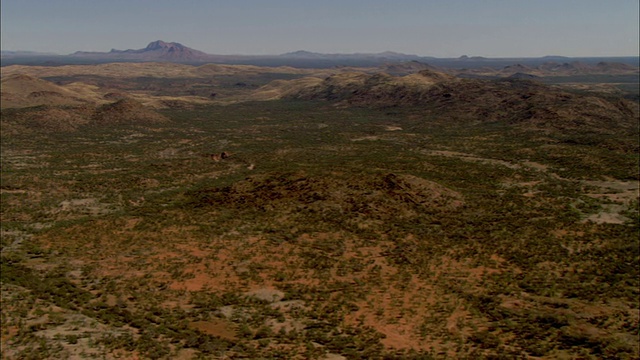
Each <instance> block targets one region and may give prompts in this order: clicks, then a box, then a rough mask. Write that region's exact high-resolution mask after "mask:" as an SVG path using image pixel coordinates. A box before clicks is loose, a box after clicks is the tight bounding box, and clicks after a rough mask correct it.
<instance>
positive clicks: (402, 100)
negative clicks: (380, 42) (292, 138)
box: [279, 70, 639, 133]
mask: <svg viewBox="0 0 640 360" xmlns="http://www.w3.org/2000/svg"><path fill="white" fill-rule="evenodd" d="M279 86H280V87H285V88H286V87H287V84H285V83H282V82H281V83H280V84H279ZM283 94H284V95H283V97H286V98H293V99H303V100H328V101H333V102H336V103H340V104H347V105H352V106H365V107H375V108H384V107H398V106H413V107H419V108H421V109H423V110H424V111H427V112H429V113H432V114H434V115H437V116H443V117H448V118H451V119H455V120H458V121H468V122H508V123H511V124H514V125H521V126H528V127H535V128H542V129H556V130H570V129H580V130H589V131H597V132H599V133H614V132H615V131H620V130H621V129H634V128H636V127H637V123H638V114H639V111H638V104H636V103H633V102H630V101H626V100H622V99H613V98H605V97H601V96H597V95H583V94H578V93H575V92H568V91H564V90H561V89H559V88H557V87H552V86H547V85H543V84H540V83H537V82H534V81H530V80H522V79H502V80H477V79H460V78H455V77H453V76H451V75H448V74H444V73H439V72H434V71H430V70H423V71H421V72H419V73H416V74H412V75H407V76H403V77H394V76H390V75H387V74H375V75H370V74H365V73H349V74H339V75H334V76H330V77H327V78H325V79H324V80H319V79H317V81H316V82H311V81H302V80H296V81H295V82H293V83H292V85H291V88H290V89H289V90H288V91H284V92H283Z"/></svg>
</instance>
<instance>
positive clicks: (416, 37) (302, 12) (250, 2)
mask: <svg viewBox="0 0 640 360" xmlns="http://www.w3.org/2000/svg"><path fill="white" fill-rule="evenodd" d="M0 6H1V16H2V18H1V20H2V21H1V36H2V39H1V40H2V42H1V44H2V50H29V51H38V52H54V53H58V54H69V53H72V52H75V51H109V50H111V49H112V48H116V49H119V50H126V49H139V48H140V47H141V46H143V45H145V44H147V43H149V42H150V41H153V40H157V39H163V40H166V41H176V42H180V43H182V44H184V45H186V46H189V47H191V48H194V49H198V50H201V51H204V52H206V53H209V54H254V55H262V54H281V53H286V52H293V51H297V50H307V51H313V52H321V53H358V52H361V53H376V52H384V51H395V52H401V53H407V54H416V55H421V56H436V57H458V56H461V55H469V56H485V57H537V56H545V55H562V56H573V57H581V56H638V54H639V52H640V50H639V45H638V44H639V43H640V36H639V33H640V30H639V25H638V24H639V21H640V20H639V18H638V13H639V1H638V0H613V1H602V0H483V1H478V0H448V1H435V0H433V1H432V0H404V1H403V0H398V1H383V0H366V1H365V0H325V1H300V0H298V1H293V0H273V1H259V0H238V1H214V0H211V1H209V0H190V1H172V0H156V1H143V0H111V1H98V0H86V1H77V0H56V1H42V0H19V1H18V0H6V1H2V2H1V5H0Z"/></svg>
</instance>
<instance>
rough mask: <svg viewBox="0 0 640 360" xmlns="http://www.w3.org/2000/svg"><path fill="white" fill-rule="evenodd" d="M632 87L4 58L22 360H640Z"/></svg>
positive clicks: (157, 47) (13, 334) (11, 246)
mask: <svg viewBox="0 0 640 360" xmlns="http://www.w3.org/2000/svg"><path fill="white" fill-rule="evenodd" d="M136 51H138V50H125V51H113V53H114V56H125V55H126V56H142V55H140V54H142V52H139V51H138V52H136ZM146 51H152V52H156V53H157V54H161V56H165V57H166V59H173V57H174V56H175V57H180V58H184V57H192V56H195V57H197V56H199V54H197V53H191V52H190V51H191V49H188V48H182V47H181V46H179V44H174V43H164V42H161V41H158V42H155V43H152V44H150V45H149V46H148V47H147V49H146ZM157 54H156V55H157ZM87 56H90V55H87ZM381 69H384V70H385V72H380V71H381ZM637 72H638V69H637V68H630V67H628V66H626V65H621V64H607V63H600V64H597V65H587V64H579V63H568V64H555V63H548V64H543V65H541V66H539V67H536V68H530V67H527V66H521V65H514V66H512V67H509V68H505V69H501V70H495V69H493V70H491V69H472V70H464V71H462V70H460V71H457V70H450V69H441V68H436V67H432V66H430V65H426V64H421V63H417V62H409V63H399V64H388V65H385V66H384V67H383V68H380V67H375V68H374V67H372V68H361V69H355V68H348V67H344V68H332V69H296V68H289V67H277V68H269V67H258V66H245V65H217V64H209V65H202V66H191V65H181V64H172V63H112V64H101V65H91V66H88V65H67V66H58V67H45V66H18V65H14V66H7V67H3V68H2V95H1V96H2V99H1V100H2V102H1V104H2V113H1V116H2V118H1V122H0V124H1V126H2V140H3V145H2V167H1V169H2V186H1V194H2V229H1V231H2V252H1V253H2V266H3V268H2V270H3V271H2V304H3V305H2V333H1V334H2V337H1V344H2V358H3V359H5V358H6V359H22V358H31V359H37V358H51V359H58V358H67V359H79V358H106V359H115V358H126V359H140V358H164V359H174V358H175V359H197V358H220V359H235V358H268V359H276V358H280V359H457V358H460V359H500V358H504V359H516V358H522V359H556V358H557V359H600V358H611V359H637V358H639V357H640V348H639V347H638V341H637V340H638V330H637V329H638V321H639V319H640V312H639V310H638V309H639V307H638V294H639V293H640V292H639V288H638V277H637V273H638V253H637V246H638V242H637V238H638V221H637V220H638V208H637V207H638V187H639V182H638V180H639V179H638V169H637V160H638V151H639V150H638V149H639V146H638V142H637V139H638V123H639V119H638V118H639V117H640V110H639V104H638V103H637V102H635V101H632V100H629V99H624V98H622V97H620V96H616V94H618V93H611V92H605V93H603V92H598V91H576V89H575V88H574V87H572V86H563V85H562V84H554V85H547V84H543V83H541V82H538V81H536V80H535V78H531V77H527V76H523V75H518V76H514V75H517V74H527V75H531V76H582V75H593V74H609V75H620V74H637ZM461 74H467V75H468V74H473V75H482V76H485V75H487V76H489V75H490V76H496V77H499V79H477V78H476V79H470V78H467V77H464V76H460V75H461ZM532 79H533V80H532ZM596 88H597V87H596ZM594 89H595V88H590V89H589V90H594ZM596 90H597V89H596Z"/></svg>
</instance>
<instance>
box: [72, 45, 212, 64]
mask: <svg viewBox="0 0 640 360" xmlns="http://www.w3.org/2000/svg"><path fill="white" fill-rule="evenodd" d="M71 56H74V57H83V58H87V57H89V58H99V59H102V60H104V59H113V60H132V61H171V62H202V61H207V60H211V59H212V58H213V57H214V56H213V55H209V54H207V53H204V52H202V51H199V50H195V49H192V48H190V47H187V46H184V45H182V44H180V43H176V42H164V41H162V40H157V41H153V42H151V43H149V45H147V47H145V48H143V49H137V50H134V49H128V50H116V49H112V50H111V51H109V52H85V51H78V52H75V53H73V54H72V55H71Z"/></svg>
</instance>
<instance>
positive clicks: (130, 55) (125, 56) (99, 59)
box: [1, 40, 640, 69]
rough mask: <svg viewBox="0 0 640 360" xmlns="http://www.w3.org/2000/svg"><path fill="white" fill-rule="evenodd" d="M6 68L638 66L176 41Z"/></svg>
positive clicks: (38, 57)
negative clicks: (221, 50) (236, 50)
mask: <svg viewBox="0 0 640 360" xmlns="http://www.w3.org/2000/svg"><path fill="white" fill-rule="evenodd" d="M1 58H2V66H6V65H14V64H26V65H64V64H93V63H109V62H148V61H157V62H174V63H186V64H204V63H223V64H239V65H258V66H294V67H301V68H330V67H336V66H357V67H362V66H380V65H385V64H389V63H399V62H409V61H417V62H423V63H424V62H428V63H429V64H430V65H434V66H441V67H449V68H457V69H462V68H467V69H477V68H482V67H490V68H493V69H497V68H502V67H505V66H510V65H513V64H516V63H518V64H521V65H522V66H529V67H537V66H540V65H541V64H543V63H545V62H557V63H560V64H563V63H570V62H575V61H580V62H583V63H585V64H596V63H598V62H603V61H604V62H618V63H623V64H627V65H631V66H633V67H638V64H639V62H640V58H638V57H607V58H602V57H600V58H568V57H562V56H545V57H540V58H486V57H480V56H467V55H463V56H460V57H458V58H436V57H431V56H418V55H413V54H403V53H399V52H392V51H385V52H381V53H353V54H340V53H334V54H323V53H318V52H311V51H305V50H299V51H293V52H288V53H284V54H279V55H216V54H208V53H205V52H203V51H200V50H196V49H193V48H190V47H188V46H185V45H183V44H180V43H177V42H165V41H162V40H156V41H153V42H151V43H149V44H148V45H147V46H146V47H144V48H141V49H127V50H117V49H112V50H111V51H108V52H97V51H77V52H74V53H72V54H69V55H55V54H50V53H37V52H30V51H7V50H3V51H2V53H1Z"/></svg>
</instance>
